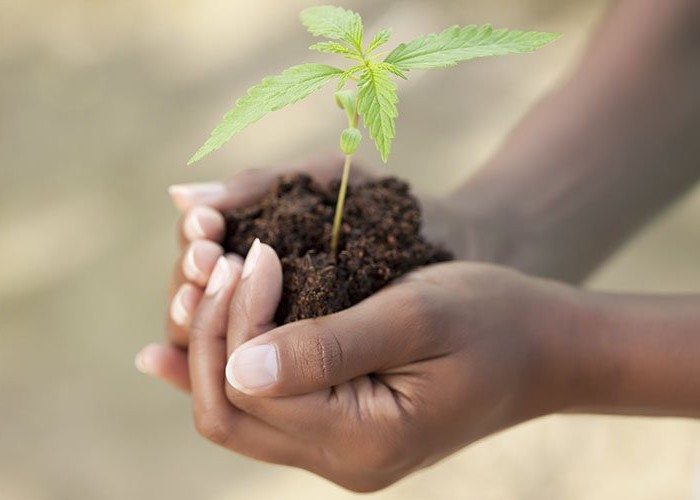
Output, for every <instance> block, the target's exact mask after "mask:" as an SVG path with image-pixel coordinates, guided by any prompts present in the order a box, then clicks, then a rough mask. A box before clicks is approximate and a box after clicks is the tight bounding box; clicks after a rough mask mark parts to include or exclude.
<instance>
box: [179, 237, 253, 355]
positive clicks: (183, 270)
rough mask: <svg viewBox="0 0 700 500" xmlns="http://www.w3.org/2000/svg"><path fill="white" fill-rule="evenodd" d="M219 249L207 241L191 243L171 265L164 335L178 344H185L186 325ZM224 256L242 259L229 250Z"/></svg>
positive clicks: (187, 326)
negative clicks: (170, 293) (169, 295)
mask: <svg viewBox="0 0 700 500" xmlns="http://www.w3.org/2000/svg"><path fill="white" fill-rule="evenodd" d="M222 254H223V249H222V248H221V247H220V246H219V245H218V244H216V243H214V242H211V241H195V242H193V243H191V244H190V245H189V246H188V247H187V249H186V250H185V252H184V254H183V255H182V257H181V258H180V260H179V261H178V262H177V264H176V265H175V270H174V272H173V283H172V285H171V287H172V290H173V291H172V295H171V297H172V298H171V301H170V305H169V308H168V320H167V336H168V339H169V340H170V341H171V342H172V343H173V344H175V345H176V346H178V347H183V348H186V347H187V338H188V328H189V324H190V321H191V319H192V315H193V314H194V311H195V309H196V308H197V305H198V304H199V301H200V299H201V297H202V293H203V286H204V285H206V283H207V282H208V280H209V277H210V275H211V273H212V270H213V269H214V265H215V263H216V261H217V259H218V258H219V257H221V255H222ZM228 258H231V259H238V260H240V261H241V262H242V259H241V258H240V257H238V256H236V255H233V254H230V255H229V256H228Z"/></svg>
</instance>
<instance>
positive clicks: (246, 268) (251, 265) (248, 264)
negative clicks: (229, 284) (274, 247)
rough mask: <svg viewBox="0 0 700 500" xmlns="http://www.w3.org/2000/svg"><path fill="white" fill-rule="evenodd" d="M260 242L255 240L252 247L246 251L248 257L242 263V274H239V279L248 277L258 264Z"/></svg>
mask: <svg viewBox="0 0 700 500" xmlns="http://www.w3.org/2000/svg"><path fill="white" fill-rule="evenodd" d="M260 250H261V246H260V240H259V239H258V238H255V241H254V242H253V245H252V246H251V247H250V250H248V256H247V257H246V258H245V262H244V263H243V273H242V274H241V279H242V280H244V279H246V278H247V277H248V276H250V275H251V274H252V273H253V271H254V270H255V265H256V264H257V263H258V257H260Z"/></svg>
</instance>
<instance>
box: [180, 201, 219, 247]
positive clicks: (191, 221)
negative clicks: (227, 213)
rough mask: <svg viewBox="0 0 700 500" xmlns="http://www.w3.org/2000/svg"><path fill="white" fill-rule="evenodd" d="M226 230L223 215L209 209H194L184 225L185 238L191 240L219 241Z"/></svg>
mask: <svg viewBox="0 0 700 500" xmlns="http://www.w3.org/2000/svg"><path fill="white" fill-rule="evenodd" d="M225 228H226V221H225V220H224V217H223V215H221V214H220V213H219V212H217V211H216V210H214V209H213V208H209V207H194V208H193V209H192V210H190V212H189V213H188V214H187V217H186V218H185V222H184V224H183V231H184V233H185V237H186V238H187V239H188V240H190V241H194V240H202V239H218V238H220V237H221V236H222V233H223V231H224V230H225Z"/></svg>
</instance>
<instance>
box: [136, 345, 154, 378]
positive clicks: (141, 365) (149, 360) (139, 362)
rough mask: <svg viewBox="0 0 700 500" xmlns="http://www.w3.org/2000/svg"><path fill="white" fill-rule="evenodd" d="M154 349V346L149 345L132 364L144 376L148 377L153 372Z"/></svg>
mask: <svg viewBox="0 0 700 500" xmlns="http://www.w3.org/2000/svg"><path fill="white" fill-rule="evenodd" d="M156 348H157V345H156V344H149V345H147V346H146V347H144V348H143V349H141V351H140V352H139V353H138V354H137V355H136V358H134V364H135V365H136V369H137V370H138V371H140V372H141V373H145V374H146V375H150V374H151V373H152V372H153V354H154V349H156Z"/></svg>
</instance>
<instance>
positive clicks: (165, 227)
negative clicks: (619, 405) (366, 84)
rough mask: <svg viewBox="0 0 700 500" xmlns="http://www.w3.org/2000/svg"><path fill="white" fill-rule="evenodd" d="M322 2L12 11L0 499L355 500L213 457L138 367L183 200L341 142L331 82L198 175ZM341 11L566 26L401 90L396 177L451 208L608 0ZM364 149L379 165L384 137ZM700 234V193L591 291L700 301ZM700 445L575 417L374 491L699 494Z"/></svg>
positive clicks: (380, 17) (476, 1) (0, 57)
mask: <svg viewBox="0 0 700 500" xmlns="http://www.w3.org/2000/svg"><path fill="white" fill-rule="evenodd" d="M314 3H316V2H313V1H311V0H303V1H302V0H286V1H284V2H281V1H274V0H255V1H253V0H246V1H243V0H229V1H224V0H197V1H195V0H189V1H188V0H170V1H167V2H166V1H159V0H140V1H136V0H120V1H117V0H102V1H95V0H63V1H48V0H4V1H3V2H2V3H0V499H3V500H43V499H58V500H63V499H65V500H76V499H81V500H82V499H105V500H112V499H114V500H117V499H119V500H123V499H142V498H143V499H146V498H151V499H161V498H162V499H168V500H181V499H182V500H184V499H201V500H223V499H248V498H272V499H277V498H280V499H297V498H299V499H301V498H303V499H342V498H350V497H352V496H353V495H351V494H349V493H346V492H344V491H342V490H339V489H337V488H335V487H334V486H332V485H330V484H329V483H327V482H325V481H323V480H320V479H317V478H315V477H313V476H311V475H309V474H307V473H305V472H301V471H296V470H292V469H286V468H280V467H275V466H269V465H265V464H259V463H255V462H252V461H250V460H247V459H244V458H240V457H237V456H234V455H233V454H231V453H228V452H226V451H223V450H221V449H218V448H216V447H214V446H212V445H210V444H208V443H206V442H204V441H203V440H202V439H200V438H199V437H198V436H197V435H196V433H195V431H194V429H193V427H192V425H191V421H190V411H189V402H188V399H187V398H186V397H185V396H183V395H181V394H178V393H176V392H175V391H174V390H172V389H171V388H169V387H165V386H163V385H162V384H160V383H158V382H156V381H154V380H150V379H148V378H146V377H144V376H142V375H140V374H138V373H137V372H136V370H135V369H134V368H133V362H132V359H133V355H134V353H135V352H136V351H137V350H138V349H139V348H140V347H141V346H142V345H144V344H145V343H147V342H149V341H152V340H155V339H158V338H160V336H161V333H162V317H163V310H164V308H165V301H164V297H163V291H164V284H165V281H166V278H167V276H168V272H169V268H170V266H171V262H172V260H173V259H174V257H175V247H174V237H173V234H174V231H173V228H174V224H175V221H176V213H175V211H174V210H173V208H172V207H171V205H170V203H169V200H168V198H167V195H166V187H167V186H168V185H169V184H171V183H175V182H182V181H189V180H204V179H210V178H220V177H225V176H228V175H229V174H231V173H232V172H233V171H235V170H237V169H241V168H244V167H247V166H251V165H260V164H266V163H272V162H280V161H287V160H288V159H290V158H300V157H303V156H304V155H307V154H310V153H312V152H314V151H317V150H319V149H321V148H328V147H333V146H334V145H335V143H336V141H337V134H338V131H339V130H340V128H341V127H342V126H343V119H344V118H343V116H342V115H341V114H340V113H339V112H338V111H337V110H336V109H334V107H333V105H332V104H331V100H330V99H331V97H332V94H331V91H330V90H329V91H328V92H326V93H325V94H324V95H321V96H317V97H315V98H312V99H310V100H308V101H306V102H305V103H303V104H301V105H297V106H295V107H294V108H291V109H289V110H287V111H285V112H284V113H281V114H277V115H273V116H270V117H269V118H267V119H265V120H264V121H262V122H261V123H259V124H258V125H256V126H254V127H252V128H251V129H249V130H248V131H246V132H245V133H244V134H243V136H242V137H240V138H239V139H238V140H236V141H234V142H232V143H231V144H230V145H228V146H227V147H225V148H224V149H223V150H222V151H221V152H220V153H219V154H216V155H214V156H212V157H211V158H210V159H208V160H207V161H204V162H203V163H202V164H201V165H199V166H197V167H196V168H185V161H186V159H187V158H188V157H189V155H190V154H191V153H192V152H193V151H194V150H195V149H196V147H197V146H199V144H200V143H201V141H202V140H203V139H204V138H205V137H206V135H207V133H208V131H209V130H210V129H211V127H212V126H213V125H214V124H215V123H216V122H217V120H218V119H219V117H220V116H221V114H222V113H223V112H224V110H225V109H226V108H227V107H228V106H229V105H230V104H231V103H232V101H233V99H234V98H235V97H237V96H238V95H240V94H241V92H242V91H243V90H244V89H245V88H247V87H248V86H249V85H251V84H252V83H255V82H257V81H258V80H259V79H260V78H261V77H262V76H264V75H266V74H268V73H273V72H277V71H279V70H281V69H283V68H284V67H286V66H287V65H290V64H292V63H297V62H303V61H305V60H313V58H314V57H317V56H314V55H313V54H312V53H310V52H308V51H307V50H306V47H307V45H308V44H309V43H310V40H311V38H310V37H309V36H307V34H306V33H305V32H304V30H303V29H302V28H301V27H300V25H299V23H298V22H297V18H296V15H297V12H298V11H299V10H300V9H301V8H303V7H305V6H308V5H312V4H314ZM338 3H340V4H342V5H345V6H352V7H355V8H357V9H358V10H359V11H360V12H362V13H363V15H364V17H365V19H366V24H368V25H369V27H370V29H375V28H378V27H383V26H385V25H392V26H394V27H395V38H394V40H401V39H408V38H410V37H413V36H416V35H419V34H423V33H425V32H429V31H435V30H438V29H440V28H443V27H445V26H447V25H449V24H453V23H462V24H467V23H483V22H492V23H494V24H496V25H498V26H508V27H519V28H526V29H543V30H553V31H561V32H563V33H565V37H564V38H563V39H562V40H561V41H560V42H558V43H557V44H556V45H554V46H552V47H550V48H548V49H547V50H544V51H542V52H539V53H537V54H535V55H531V56H523V57H513V58H503V59H494V60H488V61H479V62H475V63H472V64H468V65H465V66H461V67H460V68H459V69H456V70H451V71H437V72H432V73H430V74H429V75H426V76H425V77H419V78H413V79H412V81H411V82H408V83H407V84H406V85H404V86H403V87H402V88H401V93H400V96H401V98H402V101H403V102H402V104H401V108H400V110H401V117H400V119H399V122H398V140H397V141H396V143H395V152H394V155H393V158H392V161H391V162H390V164H389V166H388V170H389V171H390V172H392V173H396V174H398V175H401V176H404V177H406V178H408V179H410V180H412V181H413V182H414V183H415V184H416V185H417V186H420V187H422V188H424V189H429V190H432V191H434V192H440V191H441V190H444V189H446V188H447V187H449V186H451V185H453V184H454V182H456V181H457V180H459V179H463V178H464V177H465V176H466V175H468V173H469V172H470V171H472V170H473V169H475V168H477V167H478V166H479V165H480V163H481V162H482V161H483V160H484V159H485V158H486V157H488V155H489V154H490V153H491V152H492V151H493V150H494V148H495V147H496V146H497V144H498V143H499V141H500V140H501V139H502V138H503V136H504V134H506V133H507V131H508V130H509V128H510V127H512V125H513V124H514V123H515V122H516V121H517V120H518V119H519V118H520V117H521V116H522V115H523V114H524V113H525V112H526V110H527V109H528V108H529V107H530V106H531V105H532V104H533V102H535V101H536V100H537V98H538V96H540V95H542V94H543V93H544V92H546V91H547V90H548V89H549V88H551V87H552V86H553V85H555V84H556V83H557V82H558V81H560V80H561V79H562V78H563V77H564V76H565V75H566V74H567V71H569V70H570V69H571V68H572V67H573V65H575V64H576V61H577V58H578V57H579V56H580V54H581V51H582V49H583V47H584V46H585V41H586V39H587V37H588V36H589V35H590V33H591V30H592V29H593V28H594V27H595V26H596V25H597V23H598V22H599V21H600V19H601V18H602V17H603V16H604V13H605V8H606V2H603V1H602V0H594V1H584V0H580V1H574V0H567V1H563V0H558V1H557V0H488V1H487V0H402V1H398V0H397V1H384V2H376V1H375V2H372V1H369V0H358V1H352V2H351V1H342V2H338ZM317 58H318V57H317ZM416 76H418V75H416ZM362 156H363V158H364V161H365V162H376V161H377V157H376V154H375V153H374V151H373V150H372V149H371V148H370V147H368V146H367V145H365V149H364V150H363V152H362ZM662 169H663V165H659V174H660V175H663V170H662ZM699 219H700V194H699V193H698V192H697V191H696V193H695V194H694V195H691V196H689V197H688V198H686V199H685V200H683V201H682V202H681V203H679V204H678V205H677V206H676V207H675V208H674V209H673V210H671V211H669V213H667V214H666V215H665V216H663V217H661V218H660V219H659V220H658V221H657V222H656V223H655V224H654V225H653V226H652V227H650V228H649V229H648V230H646V231H645V232H644V233H643V234H641V235H640V236H639V237H638V238H637V239H636V240H635V241H633V242H631V243H630V244H629V245H628V247H627V248H626V249H625V250H624V251H623V252H621V253H620V254H619V255H618V256H617V257H616V258H614V259H612V261H610V262H609V264H608V265H607V266H606V267H605V268H604V269H603V270H602V271H601V272H600V273H599V274H598V275H597V277H596V278H595V280H594V282H593V285H594V286H596V287H600V288H605V289H618V290H637V291H660V292H672V291H692V290H695V291H697V290H698V289H700V267H699V266H698V265H697V255H698V251H699V249H700V225H698V222H697V221H698V220H699ZM698 444H700V425H698V423H695V422H691V421H682V420H656V421H652V420H645V419H614V418H604V417H559V416H555V417H551V418H547V419H544V420H540V421H536V422H533V423H530V424H527V425H523V426H521V427H518V428H516V429H513V430H510V431H508V432H505V433H503V434H500V435H498V436H496V437H493V438H491V439H488V440H486V441H483V442H481V443H479V444H477V445H475V446H473V447H471V448H469V449H467V450H465V451H463V452H461V453H459V454H458V455H456V456H454V457H452V458H450V459H449V460H446V461H444V462H443V463H441V464H438V465H437V466H435V467H433V468H432V469H430V470H428V471H425V472H422V473H419V474H416V475H415V476H413V477H411V478H409V479H408V480H405V481H403V482H402V483H400V484H399V485H397V486H395V487H393V488H390V489H388V490H386V491H384V492H381V493H379V494H376V495H374V496H372V497H371V498H378V499H399V498H400V499H425V498H444V499H478V500H501V499H538V500H546V499H572V500H576V499H650V500H651V499H689V498H693V499H694V500H697V499H700V469H699V468H698V462H699V459H700V455H699V454H698ZM693 484H695V486H693ZM693 487H694V488H695V490H694V491H695V493H694V494H695V497H691V495H692V494H693V493H692V491H693V489H692V488H693Z"/></svg>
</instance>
